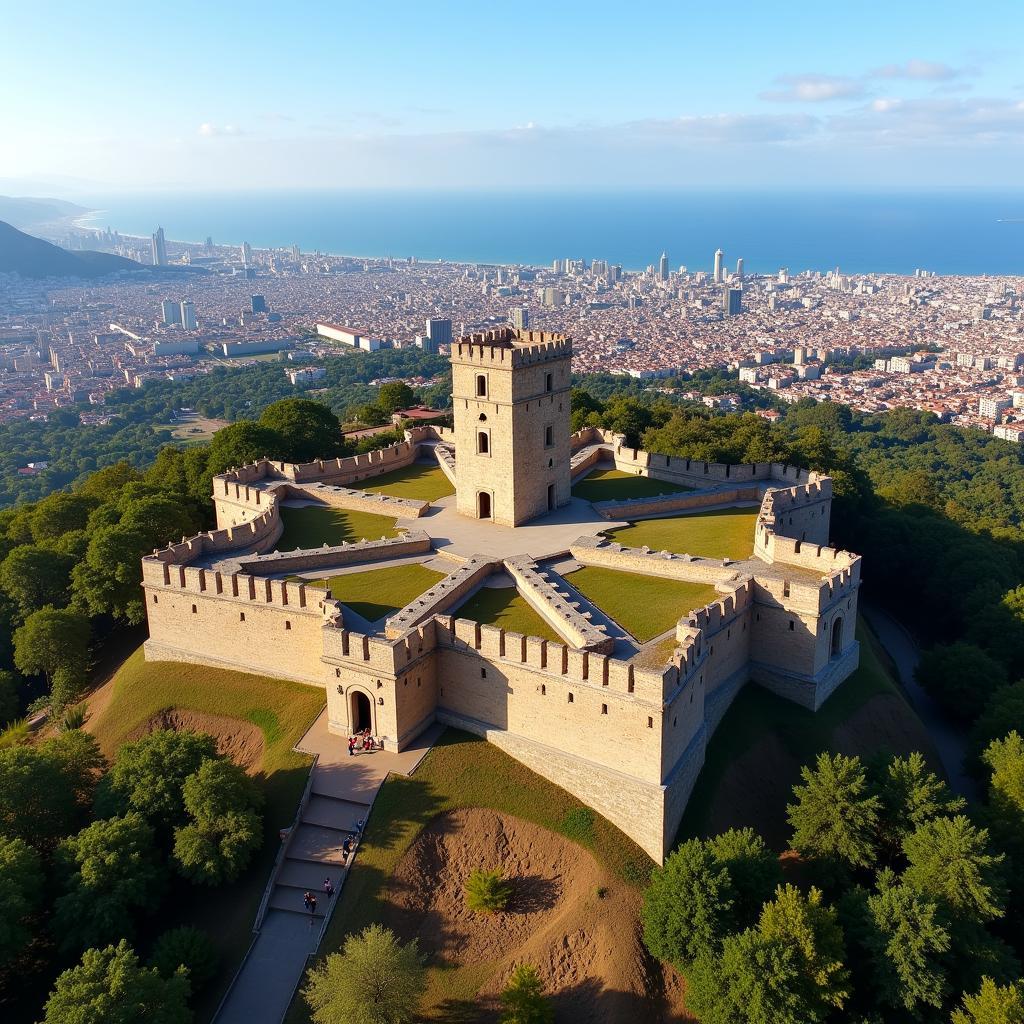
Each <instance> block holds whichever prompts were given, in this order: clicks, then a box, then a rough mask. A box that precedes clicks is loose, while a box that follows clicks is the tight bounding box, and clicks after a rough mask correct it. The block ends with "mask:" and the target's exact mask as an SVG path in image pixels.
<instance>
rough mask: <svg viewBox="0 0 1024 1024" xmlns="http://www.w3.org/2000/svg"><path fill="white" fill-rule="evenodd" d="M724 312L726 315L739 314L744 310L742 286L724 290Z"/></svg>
mask: <svg viewBox="0 0 1024 1024" xmlns="http://www.w3.org/2000/svg"><path fill="white" fill-rule="evenodd" d="M722 312H723V313H724V314H725V315H726V316H739V315H740V313H742V312H743V289H742V288H726V289H724V290H723V292H722Z"/></svg>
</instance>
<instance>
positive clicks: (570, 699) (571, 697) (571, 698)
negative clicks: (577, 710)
mask: <svg viewBox="0 0 1024 1024" xmlns="http://www.w3.org/2000/svg"><path fill="white" fill-rule="evenodd" d="M572 701H573V696H572V694H571V693H570V694H569V703H570V704H571V703H572Z"/></svg>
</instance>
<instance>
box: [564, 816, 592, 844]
mask: <svg viewBox="0 0 1024 1024" xmlns="http://www.w3.org/2000/svg"><path fill="white" fill-rule="evenodd" d="M558 830H559V831H560V832H561V833H562V835H564V836H568V838H569V839H573V840H575V841H576V842H577V843H579V844H580V845H581V846H593V845H594V812H593V811H592V810H591V809H590V808H589V807H574V808H573V809H572V810H571V811H566V812H565V817H564V818H562V824H561V825H559V828H558Z"/></svg>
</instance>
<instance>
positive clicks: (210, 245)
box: [206, 235, 213, 252]
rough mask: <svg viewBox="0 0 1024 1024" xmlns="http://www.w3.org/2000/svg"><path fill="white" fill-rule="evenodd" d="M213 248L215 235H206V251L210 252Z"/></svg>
mask: <svg viewBox="0 0 1024 1024" xmlns="http://www.w3.org/2000/svg"><path fill="white" fill-rule="evenodd" d="M212 248H213V235H207V236H206V251H207V252H209V251H210V250H211V249H212Z"/></svg>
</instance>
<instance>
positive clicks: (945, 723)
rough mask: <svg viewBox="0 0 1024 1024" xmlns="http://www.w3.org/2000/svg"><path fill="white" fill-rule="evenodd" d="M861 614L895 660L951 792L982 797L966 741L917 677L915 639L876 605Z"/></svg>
mask: <svg viewBox="0 0 1024 1024" xmlns="http://www.w3.org/2000/svg"><path fill="white" fill-rule="evenodd" d="M861 613H862V614H863V616H864V618H865V619H867V621H868V625H869V626H870V627H871V629H872V631H873V632H874V634H875V636H877V637H878V639H879V641H880V642H881V644H882V646H883V647H884V648H885V649H886V651H887V652H888V654H889V657H890V658H892V660H893V662H894V663H895V665H896V668H897V671H898V672H899V676H900V682H901V683H902V684H903V692H904V693H905V694H906V696H907V699H908V700H909V701H910V705H911V707H913V709H914V710H915V711H916V712H917V716H918V718H920V719H921V721H922V722H923V723H924V727H925V728H926V729H927V730H928V734H929V735H930V736H931V738H932V742H933V743H934V744H935V749H936V751H938V755H939V760H941V761H942V767H943V768H945V769H946V775H947V777H948V778H949V784H950V786H951V788H952V789H953V790H954V791H955V792H957V793H959V794H961V795H962V796H965V797H967V798H968V799H970V800H974V799H977V798H978V797H979V795H980V794H979V793H978V785H977V783H976V782H975V781H974V779H973V778H971V776H970V775H968V774H967V772H966V771H965V770H964V759H965V756H966V753H967V737H966V735H965V733H964V732H963V731H962V730H960V729H958V728H957V727H956V726H955V725H954V724H953V723H951V722H950V721H949V719H948V718H946V716H945V715H944V714H943V713H942V709H941V708H940V707H939V706H938V704H936V703H935V701H934V700H932V698H931V697H930V696H929V695H928V694H927V693H926V692H925V691H924V689H923V688H922V687H921V685H920V684H919V683H918V682H917V680H916V678H915V677H914V670H915V669H916V668H917V663H918V660H919V659H920V651H919V650H918V647H917V644H916V643H915V642H914V638H913V637H912V636H911V635H910V634H909V633H908V632H907V630H906V629H905V628H904V627H903V626H902V625H901V624H900V623H899V622H897V621H896V619H894V618H893V617H892V616H891V615H890V614H889V613H888V612H885V611H883V610H882V609H881V608H879V607H878V606H877V605H868V604H865V605H863V606H862V608H861Z"/></svg>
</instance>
